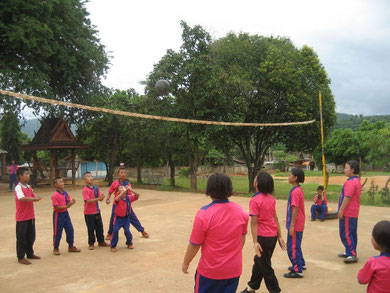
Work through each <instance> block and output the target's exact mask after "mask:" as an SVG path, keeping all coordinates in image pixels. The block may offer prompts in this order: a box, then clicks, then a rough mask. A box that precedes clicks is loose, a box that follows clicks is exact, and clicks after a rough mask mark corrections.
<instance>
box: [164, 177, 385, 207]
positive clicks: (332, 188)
mask: <svg viewBox="0 0 390 293" xmlns="http://www.w3.org/2000/svg"><path fill="white" fill-rule="evenodd" d="M314 173H318V172H314ZM279 174H280V173H279ZM282 174H284V173H282ZM286 174H287V173H286ZM306 174H307V173H306V172H305V176H306ZM312 176H318V175H312ZM230 178H231V180H232V183H233V191H234V192H235V193H236V195H239V196H245V197H250V196H252V193H248V177H246V176H230ZM175 181H176V187H171V186H170V185H169V184H170V181H169V180H165V182H164V184H163V185H161V186H159V187H158V190H164V191H183V192H190V180H189V178H186V177H179V176H177V177H176V178H175ZM206 183H207V178H198V192H201V193H202V192H205V190H206ZM317 186H318V184H317V183H304V184H302V188H303V191H304V194H305V199H306V200H312V199H313V197H314V195H315V193H316V189H317ZM291 187H292V186H291V184H289V183H287V182H281V181H280V180H275V193H274V196H275V198H277V199H287V198H288V196H289V192H290V189H291ZM341 188H342V186H341V185H329V186H328V190H327V197H328V201H330V202H337V201H338V199H339V195H340V192H341ZM360 201H361V204H363V205H374V206H389V205H388V204H385V203H383V202H382V200H381V198H380V194H379V193H377V194H376V195H375V199H374V202H373V203H372V202H370V200H369V199H368V194H367V193H366V192H363V193H362V195H361V200H360Z"/></svg>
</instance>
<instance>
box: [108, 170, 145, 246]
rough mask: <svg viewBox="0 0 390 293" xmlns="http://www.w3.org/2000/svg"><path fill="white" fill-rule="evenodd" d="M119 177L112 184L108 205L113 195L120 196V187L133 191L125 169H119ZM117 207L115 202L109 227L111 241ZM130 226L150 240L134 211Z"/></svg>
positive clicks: (109, 190)
mask: <svg viewBox="0 0 390 293" xmlns="http://www.w3.org/2000/svg"><path fill="white" fill-rule="evenodd" d="M118 177H119V179H118V180H116V181H114V182H113V183H112V184H111V186H110V188H109V189H108V196H107V199H106V204H110V197H111V194H113V193H114V196H117V195H118V187H119V186H125V187H126V188H128V189H129V190H131V184H130V182H129V181H128V180H126V177H127V174H126V169H125V168H124V167H121V168H119V173H118ZM128 194H129V195H130V191H128ZM115 205H116V203H115V201H114V202H113V203H112V211H111V218H110V224H109V227H108V232H107V236H106V240H110V239H111V235H112V229H113V221H114V217H115ZM130 224H131V225H133V226H134V228H135V229H137V231H138V232H141V234H142V237H144V238H149V236H150V235H149V233H148V232H146V231H145V228H144V227H142V225H141V223H140V221H139V220H138V218H137V216H136V214H135V213H134V211H133V210H131V213H130Z"/></svg>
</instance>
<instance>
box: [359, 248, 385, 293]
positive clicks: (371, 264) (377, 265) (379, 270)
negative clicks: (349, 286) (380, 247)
mask: <svg viewBox="0 0 390 293" xmlns="http://www.w3.org/2000/svg"><path fill="white" fill-rule="evenodd" d="M358 281H359V283H361V284H367V283H369V284H368V287H367V293H390V253H389V252H382V253H381V254H380V255H379V256H374V257H371V258H369V260H368V261H367V262H366V264H365V265H364V267H363V268H362V269H361V270H360V271H359V274H358Z"/></svg>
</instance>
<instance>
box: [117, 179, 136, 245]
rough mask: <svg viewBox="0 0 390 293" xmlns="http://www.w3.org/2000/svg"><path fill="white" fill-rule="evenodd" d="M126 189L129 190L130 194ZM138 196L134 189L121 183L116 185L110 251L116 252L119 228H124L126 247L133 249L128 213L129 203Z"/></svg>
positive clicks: (129, 213)
mask: <svg viewBox="0 0 390 293" xmlns="http://www.w3.org/2000/svg"><path fill="white" fill-rule="evenodd" d="M128 191H130V195H129V193H128ZM138 198H139V194H138V193H137V192H135V191H134V190H131V189H128V188H126V187H124V186H122V185H121V186H119V187H118V195H117V196H115V199H114V202H115V203H116V207H115V216H114V220H113V230H112V235H111V251H112V252H116V245H117V244H118V234H119V233H118V232H119V230H120V228H123V230H125V235H126V245H127V248H128V249H134V245H133V235H132V234H131V232H130V215H131V213H132V212H133V211H132V209H131V203H132V202H134V201H136V200H137V199H138Z"/></svg>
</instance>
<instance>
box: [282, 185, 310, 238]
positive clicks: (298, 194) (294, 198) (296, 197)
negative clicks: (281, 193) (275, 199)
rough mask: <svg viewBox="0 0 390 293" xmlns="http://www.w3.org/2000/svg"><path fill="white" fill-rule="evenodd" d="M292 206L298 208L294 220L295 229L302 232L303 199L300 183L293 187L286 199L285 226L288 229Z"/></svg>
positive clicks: (303, 226)
mask: <svg viewBox="0 0 390 293" xmlns="http://www.w3.org/2000/svg"><path fill="white" fill-rule="evenodd" d="M292 207H297V208H298V215H297V219H296V220H295V231H297V232H303V230H304V229H305V201H304V196H303V190H302V187H301V186H300V185H297V186H295V187H293V188H292V189H291V191H290V196H289V198H288V201H287V216H286V228H287V229H290V225H291V219H292Z"/></svg>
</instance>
